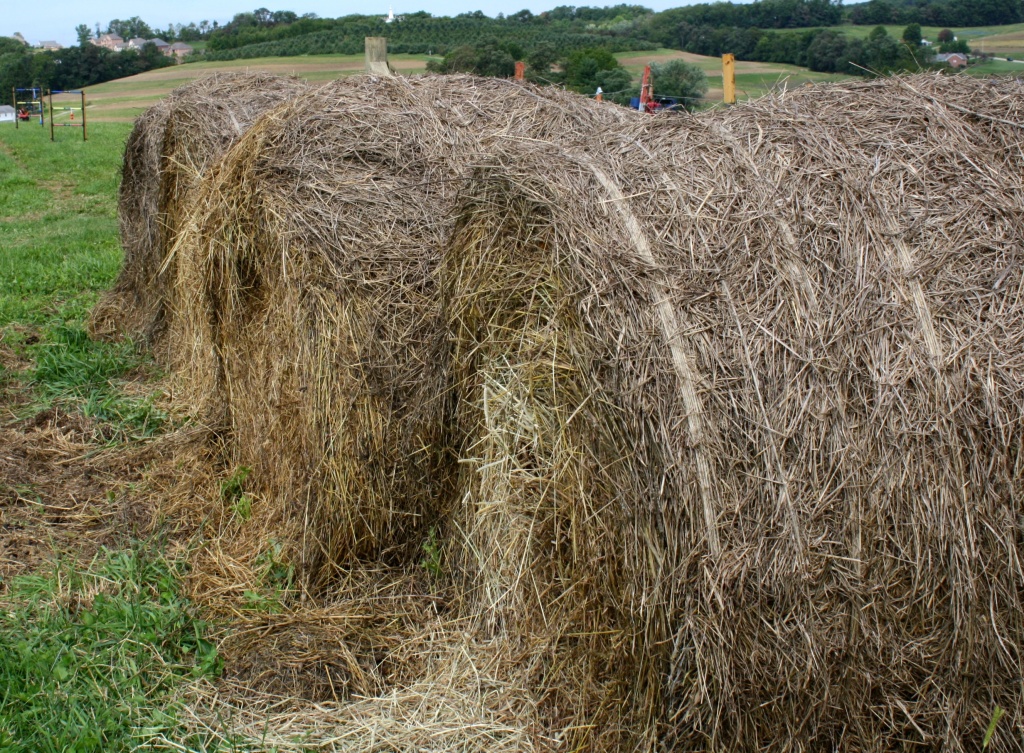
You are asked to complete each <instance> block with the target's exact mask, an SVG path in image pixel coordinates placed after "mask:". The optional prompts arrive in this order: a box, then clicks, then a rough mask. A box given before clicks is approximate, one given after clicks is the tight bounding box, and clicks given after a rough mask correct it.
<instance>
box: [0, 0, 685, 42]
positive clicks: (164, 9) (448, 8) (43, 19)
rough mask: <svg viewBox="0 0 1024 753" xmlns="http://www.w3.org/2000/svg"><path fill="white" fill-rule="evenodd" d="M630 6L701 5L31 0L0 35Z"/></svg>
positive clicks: (36, 37)
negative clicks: (277, 15)
mask: <svg viewBox="0 0 1024 753" xmlns="http://www.w3.org/2000/svg"><path fill="white" fill-rule="evenodd" d="M622 1H625V2H630V3H632V4H637V5H644V6H646V7H648V8H651V9H652V10H665V9H666V8H677V7H679V6H681V5H691V4H692V3H694V2H699V1H700V0H651V1H648V2H645V1H644V0H604V1H603V2H602V0H589V1H588V0H575V1H574V0H548V1H547V2H544V1H538V0H416V1H415V2H413V0H369V1H368V2H363V3H359V4H351V3H338V2H328V1H327V0H299V1H298V2H297V3H296V4H295V5H291V4H289V3H288V2H287V0H278V2H279V4H275V2H274V0H267V2H265V3H260V2H259V0H249V3H248V4H247V3H246V0H176V2H159V3H146V2H144V1H143V2H140V1H139V0H135V1H134V2H132V0H92V2H88V3H84V2H82V0H49V1H48V2H43V3H42V4H41V5H36V4H35V3H34V2H30V1H29V0H0V36H11V35H13V34H14V33H15V32H21V34H22V36H24V37H25V39H26V40H27V41H28V43H29V44H32V45H35V44H39V42H40V41H43V40H54V41H56V42H59V43H60V44H62V45H65V46H69V45H73V44H77V37H76V35H75V27H76V26H78V25H79V24H87V25H88V26H89V28H90V29H92V30H94V31H95V28H96V24H97V22H98V23H99V24H100V26H101V27H102V28H103V30H104V31H106V28H107V24H108V23H109V22H110V21H111V20H113V19H115V18H120V19H127V18H131V17H132V16H139V17H140V18H141V19H142V20H143V21H145V22H146V23H147V24H149V25H150V26H151V27H154V28H160V29H165V28H167V26H168V24H172V23H174V24H179V23H180V24H188V23H191V22H195V23H197V24H198V23H199V22H200V21H202V20H204V19H205V20H207V21H209V22H210V23H213V22H214V21H217V22H219V23H221V24H225V23H227V22H228V21H230V20H231V19H232V17H233V16H234V15H235V14H236V13H244V12H246V11H251V10H255V9H256V8H261V7H263V8H268V9H270V10H272V11H274V10H290V11H295V12H296V13H298V14H299V15H302V14H303V13H316V14H317V15H318V16H320V17H321V18H337V17H339V16H347V15H350V14H352V13H364V14H373V13H379V14H380V15H381V16H386V15H387V14H388V4H389V2H392V3H393V5H394V9H395V15H396V16H397V15H401V14H402V13H412V12H415V11H418V10H425V11H427V12H428V13H430V14H432V15H435V16H454V15H457V14H459V13H467V12H470V11H475V10H480V11H483V12H484V13H486V14H487V15H488V16H496V15H497V14H498V13H504V14H506V15H508V14H509V13H515V12H517V11H520V10H523V9H524V8H526V9H529V10H530V11H532V12H533V13H540V12H541V11H545V10H550V9H551V8H554V7H555V6H558V5H591V6H597V7H603V6H606V5H616V4H617V3H618V2H622Z"/></svg>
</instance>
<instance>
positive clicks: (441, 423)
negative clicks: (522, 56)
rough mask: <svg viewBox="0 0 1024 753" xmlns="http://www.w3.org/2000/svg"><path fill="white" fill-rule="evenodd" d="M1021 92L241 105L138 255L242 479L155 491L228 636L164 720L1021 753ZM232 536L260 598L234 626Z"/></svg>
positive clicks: (325, 739)
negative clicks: (170, 503)
mask: <svg viewBox="0 0 1024 753" xmlns="http://www.w3.org/2000/svg"><path fill="white" fill-rule="evenodd" d="M1022 94H1024V91H1022V90H1021V88H1020V86H1019V85H1017V84H1013V83H1010V82H1001V83H999V84H998V85H996V86H992V85H989V84H987V83H984V82H978V81H974V80H971V79H966V80H965V79H947V78H942V77H931V76H924V77H911V78H903V79H887V80H882V81H876V82H863V83H856V84H853V83H851V84H843V85H837V86H826V87H810V88H807V89H801V90H799V91H797V92H793V93H782V94H780V95H778V96H776V97H774V98H770V99H765V100H761V101H758V102H753V103H749V104H746V105H743V106H740V107H734V108H731V109H729V110H727V111H716V112H712V113H705V114H702V115H700V116H697V117H676V118H673V117H667V116H666V117H658V118H634V117H631V116H629V115H628V113H623V112H620V111H618V110H616V109H614V108H610V107H609V108H608V109H601V108H598V107H596V106H594V105H591V104H586V103H584V102H582V101H580V100H578V99H576V98H572V97H569V96H567V95H560V94H557V93H545V94H544V95H540V93H539V92H537V91H536V90H532V89H530V88H527V87H519V86H517V85H514V84H510V83H507V82H497V81H486V82H484V81H474V80H472V79H463V78H457V79H439V78H433V79H432V78H426V79H422V80H416V81H403V80H391V81H377V80H374V79H370V78H362V79H357V80H349V81H345V82H338V83H336V84H334V85H331V86H329V87H327V88H326V89H324V90H323V91H322V92H320V93H319V94H318V96H317V97H316V98H311V99H310V100H308V101H303V100H296V101H293V102H291V103H289V104H288V105H286V106H284V107H281V108H279V109H277V110H274V111H272V112H270V113H268V114H266V115H265V116H264V117H263V118H262V119H260V120H259V121H258V122H257V123H256V124H255V125H254V126H253V127H252V128H251V129H250V131H249V132H248V133H247V134H246V135H245V136H244V137H243V138H242V139H240V140H239V141H238V142H237V143H236V145H235V146H234V147H233V148H232V149H231V150H230V151H229V152H228V153H227V154H226V155H225V157H224V159H223V160H222V161H221V162H220V163H219V164H218V165H217V166H216V167H215V168H213V169H211V170H208V171H207V173H206V175H205V176H204V178H203V181H202V185H201V186H200V188H199V190H198V192H197V200H196V203H195V205H194V207H193V209H192V214H191V216H190V217H189V219H188V220H187V223H186V226H185V228H184V230H183V231H182V232H181V233H180V235H179V237H178V238H177V240H176V242H175V247H174V250H173V255H174V258H173V260H172V263H173V264H174V265H175V267H174V268H175V273H176V279H175V282H174V288H173V290H172V293H171V298H170V300H171V301H172V302H173V306H172V309H171V314H172V321H171V332H172V345H173V347H174V355H175V360H174V363H175V364H176V368H177V369H178V372H179V374H180V375H181V376H182V377H183V378H184V379H185V381H186V385H185V393H184V394H185V397H186V399H188V400H191V401H193V402H195V403H196V404H199V401H200V400H203V401H205V403H204V408H203V415H204V416H205V417H206V418H207V419H208V420H209V421H210V424H211V425H212V426H213V427H214V428H215V429H216V430H217V431H218V433H219V436H218V441H223V442H224V447H223V449H222V448H221V447H220V446H215V445H209V446H207V447H206V448H193V451H194V452H195V453H196V455H195V463H194V464H195V465H196V466H197V467H199V466H202V465H203V464H204V463H206V464H210V465H216V466H217V469H218V470H217V473H219V474H221V477H223V476H224V475H227V474H228V473H230V472H231V471H232V469H234V468H236V467H238V466H241V465H244V466H251V467H252V468H253V474H252V476H251V477H250V484H249V486H248V487H247V489H246V491H247V493H249V494H251V495H252V505H253V507H252V510H253V511H252V518H251V519H250V520H241V519H239V518H238V516H235V515H233V514H231V513H230V511H229V510H228V509H227V508H226V506H225V504H224V502H223V500H221V499H220V498H219V495H218V492H217V478H215V477H213V476H209V475H207V476H205V477H204V476H203V472H196V476H197V480H196V482H195V484H194V485H192V486H190V485H189V484H192V482H188V483H186V484H184V485H183V486H182V490H180V491H179V492H178V496H177V498H176V500H175V502H176V504H177V509H176V511H175V512H176V513H177V514H179V516H180V517H179V519H180V520H183V521H184V520H190V521H191V525H193V526H195V527H197V528H199V529H200V530H202V531H203V532H204V534H205V535H206V540H205V543H204V545H203V547H202V548H201V549H200V551H199V553H198V554H197V555H196V557H195V558H194V569H193V576H192V584H191V585H192V588H193V592H194V593H195V594H196V595H197V598H198V599H199V600H200V601H201V602H202V601H203V599H204V598H205V599H206V601H205V602H203V603H204V604H206V605H207V606H209V607H211V608H213V609H215V610H220V613H221V614H231V613H234V614H235V619H236V620H238V623H237V624H239V625H240V626H241V627H242V629H241V630H240V631H239V632H238V633H237V634H235V635H234V636H231V635H225V637H224V641H223V642H222V646H223V647H224V651H225V657H226V660H227V664H228V666H227V674H228V678H229V679H228V680H226V681H225V682H223V683H221V684H220V685H218V686H217V687H216V688H211V687H208V686H204V687H197V688H194V689H193V692H194V694H195V695H194V696H193V699H192V703H191V712H192V713H193V715H194V716H193V718H192V720H191V722H192V724H193V725H194V726H195V728H196V731H197V732H201V733H203V734H209V735H212V736H214V737H216V736H218V735H224V734H225V732H224V730H223V728H222V725H221V724H220V723H219V722H217V721H216V720H217V719H221V718H225V717H228V716H230V717H231V718H233V719H234V720H235V725H236V729H237V731H240V732H242V733H243V734H246V735H248V736H249V737H250V738H251V739H252V740H259V741H260V742H259V743H258V744H257V743H255V742H254V743H253V744H252V747H253V748H254V749H259V746H260V745H263V746H267V747H270V746H277V747H278V748H279V749H281V750H301V749H309V748H311V747H315V748H317V749H323V750H351V751H356V750H358V751H363V750H402V751H405V750H409V751H413V750H422V749H431V750H445V751H456V750H458V751H469V750H480V751H484V750H487V751H499V750H520V751H529V750H555V749H564V750H594V751H602V750H607V751H613V750H614V751H618V750H655V749H670V750H712V749H714V750H718V749H721V750H751V751H752V750H761V749H771V750H783V751H785V750H794V751H795V750H817V749H840V748H841V749H843V750H853V751H862V750H863V751H869V750H870V751H888V750H894V749H903V748H905V747H908V746H910V745H920V746H924V747H927V748H933V749H939V748H942V749H945V750H951V751H962V750H973V749H977V748H978V747H980V743H979V741H980V739H981V737H982V736H983V735H984V732H985V728H986V727H987V725H988V721H989V719H990V718H991V714H992V711H993V709H994V708H995V706H996V705H999V706H1001V707H1002V708H1004V709H1006V710H1007V711H1008V712H1009V713H1008V714H1007V717H1006V718H1004V719H1003V721H1002V722H1001V725H1000V727H999V728H998V729H997V731H996V736H995V738H994V741H993V745H994V746H996V748H997V749H1003V750H1015V751H1019V750H1022V748H1024V745H1022V743H1021V740H1024V735H1022V733H1024V721H1022V718H1021V715H1020V711H1019V710H1020V709H1021V708H1024V686H1022V682H1021V677H1022V676H1024V661H1022V657H1021V649H1022V648H1024V647H1022V645H1021V644H1022V636H1024V616H1022V615H1024V568H1022V567H1021V564H1020V551H1021V549H1022V546H1024V524H1022V521H1024V503H1022V499H1024V495H1022V492H1024V489H1022V479H1024V455H1022V453H1021V449H1020V448H1021V446H1022V440H1024V436H1022V434H1024V430H1022V420H1024V415H1022V414H1024V392H1022V389H1021V384H1022V383H1024V347H1022V345H1024V298H1022V295H1024V271H1022V270H1024V258H1022V256H1021V248H1022V241H1024V238H1022V235H1024V221H1022V217H1024V212H1022V209H1024V191H1022V190H1021V189H1022V186H1021V182H1020V177H1019V176H1020V175H1021V168H1022V167H1024V164H1022V163H1024V153H1022V151H1021V144H1022V143H1024V129H1022V128H1021V127H1020V126H1019V125H1017V124H1018V123H1022V122H1024V96H1022ZM204 452H205V453H207V455H208V457H205V456H203V453H204ZM221 455H222V457H221ZM183 462H184V463H185V468H184V469H183V470H187V468H188V466H189V462H190V461H188V460H187V457H186V460H185V461H183ZM218 464H219V465H218ZM183 475H185V476H187V473H185V474H183ZM186 527H187V526H186ZM271 542H274V544H275V545H278V544H279V545H282V546H283V547H284V549H283V550H282V552H283V556H284V557H285V559H286V561H289V562H292V563H295V564H297V565H298V566H299V569H300V574H301V576H302V580H301V581H300V583H299V587H298V589H297V590H298V591H299V592H300V593H301V597H300V598H296V599H288V598H285V599H284V601H283V604H282V609H283V612H282V614H280V615H255V614H249V613H247V612H246V607H245V605H244V598H245V596H244V594H245V591H247V590H253V589H256V590H258V589H261V588H263V589H266V585H267V584H266V579H265V578H264V577H263V576H262V575H261V572H260V564H259V561H260V557H263V556H264V555H265V553H266V552H267V551H268V549H269V547H270V546H271ZM435 547H437V548H436V549H435ZM275 551H276V550H275ZM435 551H436V554H434V552H435ZM421 560H427V561H428V564H429V565H430V567H426V568H424V567H420V561H421ZM435 571H437V572H435ZM204 592H206V594H207V595H206V596H205V597H204V596H203V595H202V594H203V593H204ZM334 646H337V648H334ZM275 654H276V655H278V656H279V657H280V658H279V659H278V660H276V661H275V660H274V659H273V657H274V656H275ZM254 657H256V658H258V657H264V659H265V660H264V659H260V660H259V661H257V660H256V658H254ZM335 678H339V679H338V682H335ZM304 684H305V685H306V686H307V687H308V688H309V692H308V693H303V692H301V691H300V688H301V687H303V685H304ZM282 695H287V696H288V697H287V698H281V697H280V696H282ZM303 696H304V699H303ZM152 743H153V744H154V746H156V747H160V746H161V745H164V746H165V747H173V743H170V742H166V741H160V740H155V741H152ZM165 743H166V744H165Z"/></svg>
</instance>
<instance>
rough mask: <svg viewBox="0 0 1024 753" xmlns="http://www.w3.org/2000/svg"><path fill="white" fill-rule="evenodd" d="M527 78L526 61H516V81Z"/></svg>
mask: <svg viewBox="0 0 1024 753" xmlns="http://www.w3.org/2000/svg"><path fill="white" fill-rule="evenodd" d="M525 78H526V63H524V62H523V61H522V60H517V61H516V81H522V80H523V79H525Z"/></svg>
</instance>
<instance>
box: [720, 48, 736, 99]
mask: <svg viewBox="0 0 1024 753" xmlns="http://www.w3.org/2000/svg"><path fill="white" fill-rule="evenodd" d="M722 101H724V102H725V103H726V104H727V105H734V104H736V56H735V55H733V54H732V53H731V52H727V53H726V54H724V55H722Z"/></svg>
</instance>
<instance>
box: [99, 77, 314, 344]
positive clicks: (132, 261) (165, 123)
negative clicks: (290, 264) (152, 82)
mask: <svg viewBox="0 0 1024 753" xmlns="http://www.w3.org/2000/svg"><path fill="white" fill-rule="evenodd" d="M309 90H310V86H309V85H308V84H307V83H305V82H303V81H301V80H299V79H297V78H291V77H282V76H274V75H270V74H266V73H221V74H215V75H211V76H205V77H202V78H199V79H196V80H195V81H192V82H190V83H188V84H186V85H184V86H181V87H179V88H177V89H175V90H174V91H173V92H171V93H170V94H169V95H168V96H167V97H166V98H165V99H163V100H161V101H160V102H159V103H157V104H156V105H154V106H153V107H151V108H150V109H148V110H147V111H146V112H145V113H143V114H142V115H141V116H140V117H139V118H138V120H136V122H135V127H134V128H133V129H132V133H131V134H130V135H129V137H128V142H127V144H126V146H125V155H124V163H123V167H122V171H121V186H120V194H119V199H118V217H119V220H120V226H121V245H122V247H123V249H124V263H123V264H122V267H121V272H120V274H119V276H118V279H117V281H116V282H115V283H114V287H113V288H112V289H111V291H110V292H109V293H108V294H107V295H106V296H105V298H104V300H103V301H101V302H100V304H99V305H98V306H97V307H96V309H95V310H94V312H93V315H92V321H91V329H92V331H93V333H94V334H96V335H101V336H124V337H131V338H133V339H135V340H139V341H140V342H145V343H146V344H147V345H149V346H151V347H153V348H154V349H155V350H156V351H157V353H158V354H162V353H164V350H165V345H166V343H165V342H164V336H165V335H166V327H167V306H168V304H169V301H168V298H167V296H168V293H169V286H170V281H171V280H173V279H174V272H173V269H170V268H169V266H168V253H169V252H170V250H171V248H172V247H173V245H174V241H175V239H176V238H177V234H178V231H179V228H180V226H181V224H182V222H183V220H184V218H185V216H186V215H187V213H188V205H189V201H190V198H191V195H192V192H193V191H194V189H195V188H196V186H197V185H198V184H199V181H200V179H201V178H202V175H203V174H204V172H205V171H206V169H207V167H209V165H211V164H212V163H213V162H214V161H216V160H217V159H219V158H220V156H221V155H222V154H223V153H224V152H225V151H227V149H228V147H229V146H231V144H233V143H234V142H235V141H236V140H237V139H238V138H239V137H240V136H241V135H242V134H243V133H245V131H246V129H248V127H249V126H250V125H252V123H253V122H254V121H255V120H256V119H257V118H258V117H259V116H260V115H262V114H263V113H264V112H266V111H267V110H269V109H271V108H273V107H275V106H277V105H279V104H281V103H282V102H284V101H287V100H289V99H292V98H294V97H297V96H299V95H301V94H302V93H304V92H307V91H309Z"/></svg>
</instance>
